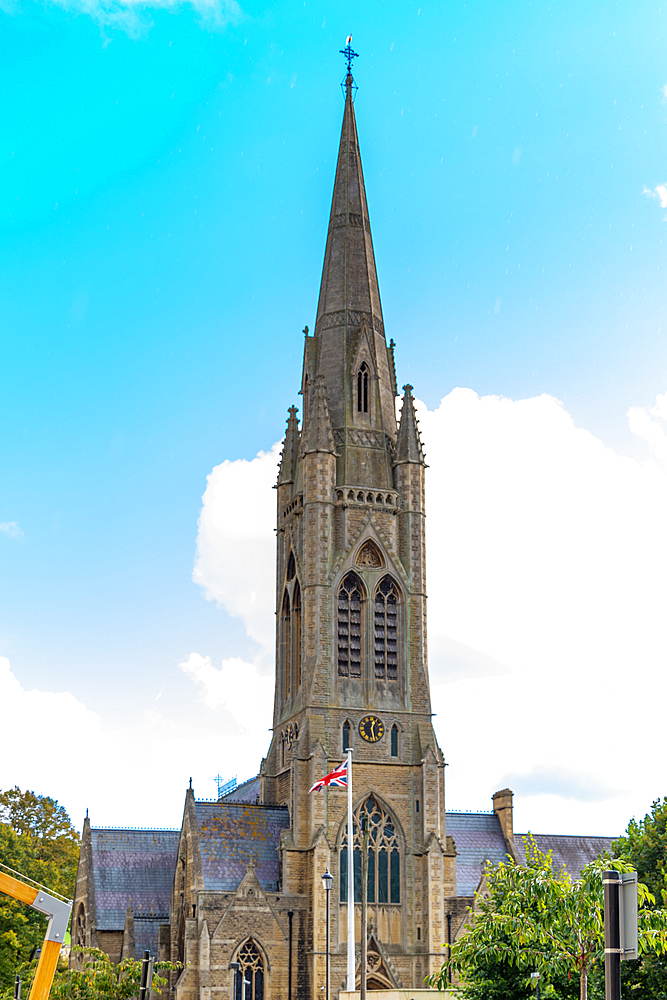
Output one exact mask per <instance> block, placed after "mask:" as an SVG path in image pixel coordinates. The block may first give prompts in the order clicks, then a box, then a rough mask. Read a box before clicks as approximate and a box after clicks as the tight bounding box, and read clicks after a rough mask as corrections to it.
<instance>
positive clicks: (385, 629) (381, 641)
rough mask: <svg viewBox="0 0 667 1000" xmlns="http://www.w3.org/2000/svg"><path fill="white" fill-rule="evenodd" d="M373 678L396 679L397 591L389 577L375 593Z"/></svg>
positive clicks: (385, 578)
mask: <svg viewBox="0 0 667 1000" xmlns="http://www.w3.org/2000/svg"><path fill="white" fill-rule="evenodd" d="M374 617H375V676H376V677H378V678H381V679H383V680H384V679H385V678H386V679H387V680H390V681H395V680H396V678H397V677H398V656H397V649H396V640H397V636H396V630H397V619H398V590H397V589H396V584H395V583H394V581H393V580H392V579H391V577H389V576H385V577H384V579H383V580H381V581H380V584H379V586H378V589H377V590H376V592H375V608H374Z"/></svg>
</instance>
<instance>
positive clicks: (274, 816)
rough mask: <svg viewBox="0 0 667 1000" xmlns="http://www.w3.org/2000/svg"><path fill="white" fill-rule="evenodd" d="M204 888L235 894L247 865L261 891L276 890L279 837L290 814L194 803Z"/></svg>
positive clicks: (256, 807)
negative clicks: (249, 866)
mask: <svg viewBox="0 0 667 1000" xmlns="http://www.w3.org/2000/svg"><path fill="white" fill-rule="evenodd" d="M195 808H196V813H197V825H198V827H199V848H200V852H201V863H202V873H203V876H204V887H205V889H207V890H215V889H220V890H236V889H237V888H238V886H239V884H240V882H241V879H242V878H243V876H244V875H245V873H246V869H247V865H248V864H249V863H250V862H254V864H255V874H256V875H257V878H258V879H259V883H260V885H261V886H262V888H263V889H264V890H266V891H269V892H275V891H276V889H277V888H278V877H279V871H278V845H279V842H280V833H281V831H282V830H285V829H288V828H289V825H290V821H289V810H288V809H287V807H283V806H264V805H255V804H251V803H249V802H248V803H239V802H225V801H224V800H221V801H220V802H195Z"/></svg>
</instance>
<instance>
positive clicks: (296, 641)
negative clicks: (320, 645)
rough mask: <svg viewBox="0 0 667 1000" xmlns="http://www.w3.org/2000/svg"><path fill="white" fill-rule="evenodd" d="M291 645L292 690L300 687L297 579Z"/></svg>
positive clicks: (299, 612) (299, 625)
mask: <svg viewBox="0 0 667 1000" xmlns="http://www.w3.org/2000/svg"><path fill="white" fill-rule="evenodd" d="M291 631H292V646H293V650H294V651H293V654H292V655H293V660H294V690H295V691H298V690H299V688H300V687H301V587H300V586H299V581H298V580H297V581H296V583H295V584H294V591H293V592H292V630H291Z"/></svg>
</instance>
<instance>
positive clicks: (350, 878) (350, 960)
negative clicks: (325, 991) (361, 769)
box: [347, 747, 356, 993]
mask: <svg viewBox="0 0 667 1000" xmlns="http://www.w3.org/2000/svg"><path fill="white" fill-rule="evenodd" d="M355 966H356V961H355V950H354V828H353V822H352V748H351V747H348V750H347V988H348V991H349V992H350V993H354V989H355V982H354V980H355V971H356V969H355Z"/></svg>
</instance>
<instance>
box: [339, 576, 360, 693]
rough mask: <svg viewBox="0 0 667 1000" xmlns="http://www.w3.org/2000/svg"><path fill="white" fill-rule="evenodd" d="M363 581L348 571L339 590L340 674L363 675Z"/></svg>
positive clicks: (341, 675)
mask: <svg viewBox="0 0 667 1000" xmlns="http://www.w3.org/2000/svg"><path fill="white" fill-rule="evenodd" d="M362 593H363V592H362V588H361V581H360V580H359V577H358V576H357V574H356V573H348V574H347V576H346V577H345V579H344V580H343V582H342V583H341V585H340V590H339V591H338V674H339V676H340V677H361V602H362Z"/></svg>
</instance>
